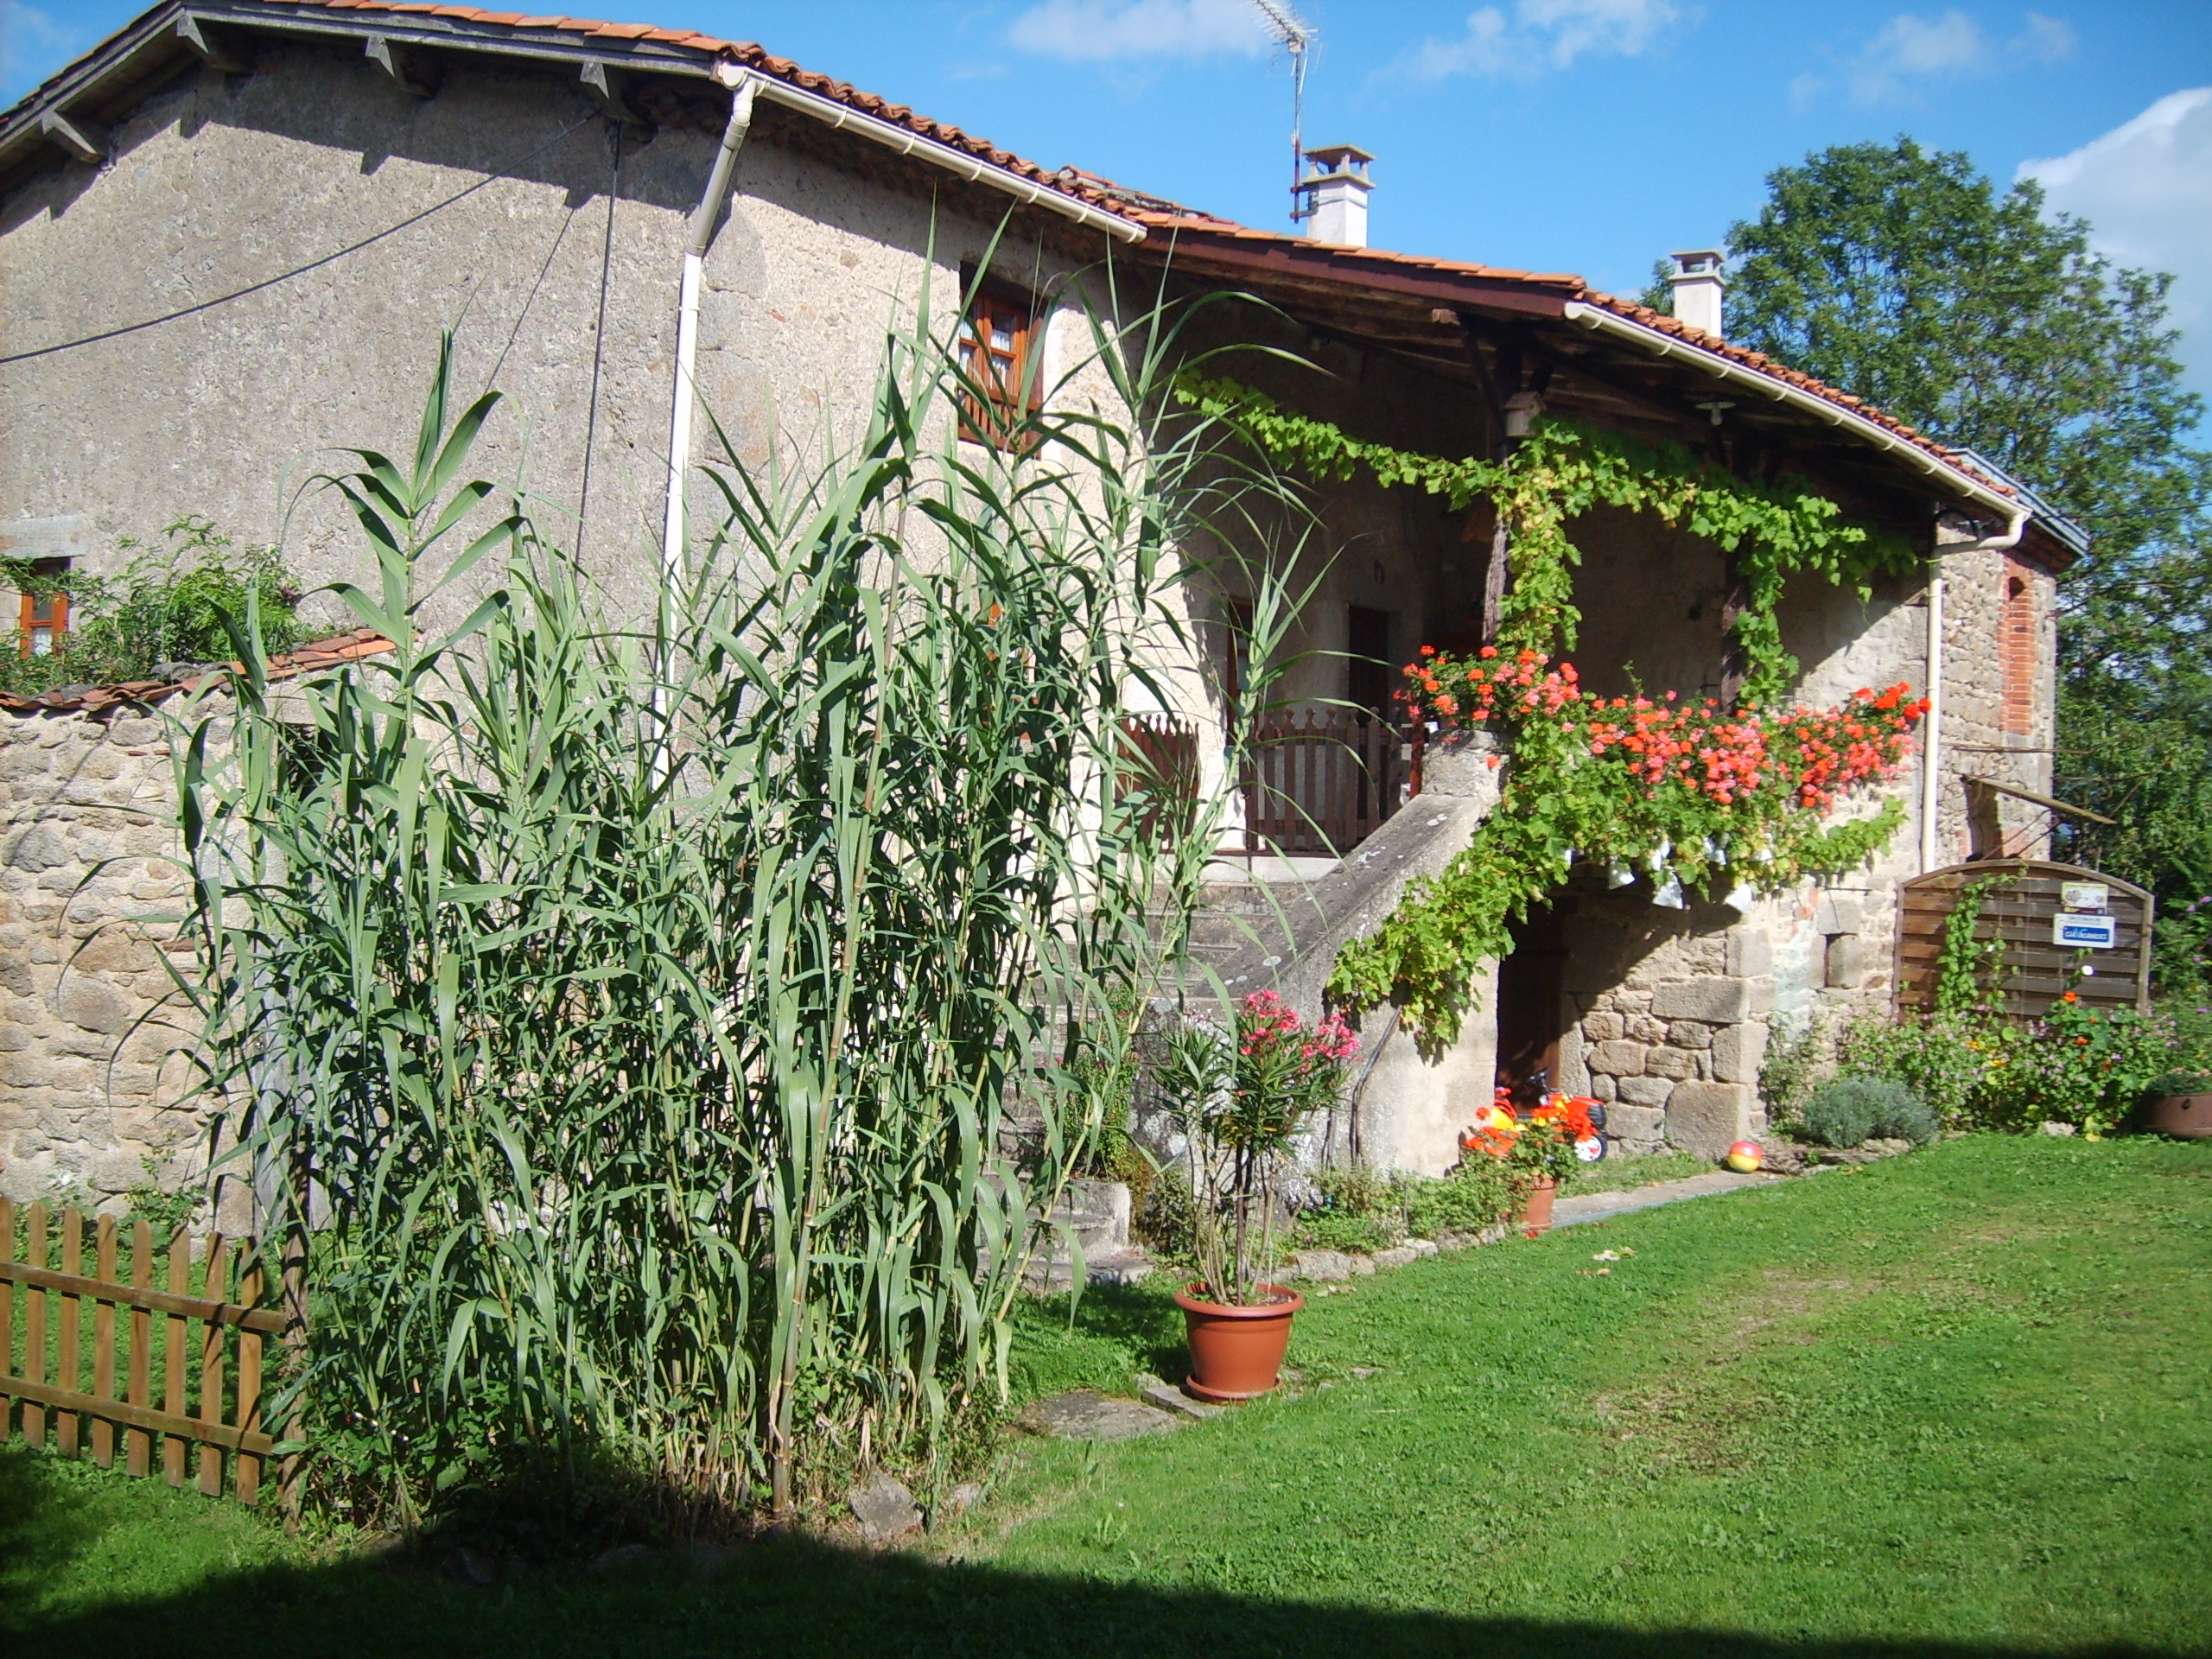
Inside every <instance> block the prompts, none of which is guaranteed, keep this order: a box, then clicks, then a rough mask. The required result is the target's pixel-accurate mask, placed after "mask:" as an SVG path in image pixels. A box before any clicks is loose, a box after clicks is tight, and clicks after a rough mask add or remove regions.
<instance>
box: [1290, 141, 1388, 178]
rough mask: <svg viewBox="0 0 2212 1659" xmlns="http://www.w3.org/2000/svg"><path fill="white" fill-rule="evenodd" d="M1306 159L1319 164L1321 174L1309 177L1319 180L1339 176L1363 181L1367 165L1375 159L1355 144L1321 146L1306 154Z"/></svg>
mask: <svg viewBox="0 0 2212 1659" xmlns="http://www.w3.org/2000/svg"><path fill="white" fill-rule="evenodd" d="M1374 159H1375V157H1374V156H1372V155H1370V154H1369V153H1368V152H1367V151H1366V150H1363V149H1361V148H1360V147H1359V146H1358V145H1357V144H1323V145H1321V146H1319V148H1318V149H1309V150H1307V151H1306V160H1307V161H1309V162H1318V163H1319V165H1320V168H1321V172H1320V173H1319V174H1313V175H1308V176H1309V177H1313V178H1319V177H1325V176H1327V175H1332V174H1341V175H1344V176H1345V177H1347V178H1356V179H1364V178H1366V176H1367V164H1368V163H1369V162H1371V161H1373V160H1374Z"/></svg>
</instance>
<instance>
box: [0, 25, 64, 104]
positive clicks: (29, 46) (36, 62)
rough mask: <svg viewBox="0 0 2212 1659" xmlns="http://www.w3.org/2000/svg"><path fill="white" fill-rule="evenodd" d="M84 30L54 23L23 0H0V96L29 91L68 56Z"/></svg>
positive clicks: (9, 96)
mask: <svg viewBox="0 0 2212 1659" xmlns="http://www.w3.org/2000/svg"><path fill="white" fill-rule="evenodd" d="M84 38H85V32H84V31H83V30H82V29H75V28H67V27H65V26H63V25H62V24H60V23H57V22H54V19H53V18H52V17H50V16H48V15H47V14H46V13H45V12H42V11H41V10H39V9H38V8H37V7H35V6H27V5H24V4H23V3H22V0H0V97H5V98H7V99H10V101H12V100H13V99H16V98H18V97H20V96H21V95H22V93H24V92H29V91H30V89H31V88H32V87H33V86H36V85H37V84H38V83H39V82H40V81H41V80H43V79H45V78H46V77H47V76H48V75H50V74H52V73H54V71H55V70H57V69H59V68H60V67H61V66H62V65H63V64H65V63H67V61H68V60H69V58H70V56H71V54H73V52H75V50H76V49H77V48H78V46H79V44H80V43H81V42H82V41H83V40H84Z"/></svg>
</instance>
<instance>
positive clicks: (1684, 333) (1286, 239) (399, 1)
mask: <svg viewBox="0 0 2212 1659" xmlns="http://www.w3.org/2000/svg"><path fill="white" fill-rule="evenodd" d="M278 3H282V4H288V5H295V6H300V7H303V8H304V7H308V6H316V7H321V8H322V9H324V10H332V11H369V12H392V13H424V12H427V13H430V14H432V15H435V16H440V17H446V18H451V19H453V20H455V21H457V22H472V23H480V24H490V25H493V26H495V27H499V28H506V29H559V30H562V31H563V32H573V33H577V34H584V35H601V36H604V37H607V38H610V39H622V40H652V41H656V42H659V43H664V44H669V45H674V46H679V47H684V48H690V49H691V50H694V51H698V52H701V53H705V54H712V55H714V56H716V57H720V58H726V59H728V60H732V61H734V62H738V63H742V64H744V65H745V66H746V67H748V68H750V69H753V70H754V71H755V72H757V73H761V74H765V75H770V76H772V77H774V78H775V79H779V80H782V81H785V82H786V83H788V84H790V85H791V86H797V87H799V88H801V89H802V90H804V91H806V92H813V93H815V94H817V96H819V97H822V98H824V99H829V101H831V102H833V103H837V104H842V105H846V106H847V107H849V108H851V109H855V110H859V111H863V112H865V113H867V114H869V115H873V116H875V117H876V118H879V119H881V120H884V121H887V122H889V123H891V124H893V125H894V126H899V127H903V128H905V129H906V130H909V131H912V132H914V133H917V134H918V135H920V136H921V137H926V138H930V139H932V140H934V141H935V142H937V143H941V144H944V145H946V146H948V147H949V148H950V149H957V150H959V151H961V152H963V153H964V154H966V155H968V156H972V157H974V158H976V160H979V161H984V162H989V163H990V164H991V165H993V166H995V167H998V168H1003V169H1004V170H1006V171H1007V172H1009V173H1013V174H1014V175H1017V176H1018V177H1020V178H1023V179H1026V180H1028V181H1031V182H1033V183H1034V184H1037V185H1039V186H1041V187H1042V188H1046V189H1049V190H1052V191H1055V192H1057V193H1058V194H1062V195H1065V196H1069V197H1071V198H1073V199H1074V200H1078V201H1081V202H1084V204H1086V205H1087V206H1090V207H1095V208H1098V209H1101V210H1103V211H1104V212H1106V213H1113V214H1116V215H1117V216H1119V217H1121V218H1123V219H1129V220H1131V221H1133V222H1135V223H1136V224H1138V225H1141V226H1144V227H1145V228H1146V229H1147V231H1160V232H1167V233H1169V234H1170V235H1171V236H1172V235H1173V233H1174V232H1177V231H1179V230H1187V231H1192V232H1205V233H1206V234H1209V235H1212V236H1220V237H1228V238H1235V239H1236V240H1238V241H1251V242H1274V243H1291V244H1294V245H1299V246H1301V247H1306V248H1312V247H1314V246H1316V244H1315V243H1313V241H1311V240H1310V239H1308V238H1303V237H1292V236H1288V235H1286V234H1284V233H1283V232H1275V231H1260V230H1254V229H1252V228H1251V227H1249V226H1243V225H1239V224H1236V223H1235V222H1234V221H1233V220H1230V219H1217V218H1215V217H1213V216H1211V215H1210V214H1206V213H1198V212H1196V211H1194V210H1192V209H1191V208H1188V207H1182V206H1181V205H1179V204H1177V203H1169V202H1162V201H1160V200H1159V199H1157V198H1151V197H1145V196H1142V195H1141V193H1139V192H1135V191H1132V190H1128V189H1125V188H1122V187H1121V186H1118V185H1116V184H1114V183H1113V182H1112V181H1109V180H1105V179H1101V178H1099V177H1098V176H1097V175H1094V174H1090V173H1085V172H1084V171H1083V170H1082V169H1081V168H1072V167H1070V168H1060V169H1058V171H1052V172H1048V171H1047V170H1046V169H1045V168H1041V167H1039V166H1038V165H1037V164H1036V163H1035V162H1031V161H1027V160H1026V159H1024V158H1023V157H1021V156H1017V155H1014V153H1012V152H1011V151H1008V150H1005V149H1000V148H999V147H998V146H997V145H995V144H993V143H990V142H989V141H988V140H987V139H982V138H978V137H974V136H973V135H971V134H969V133H966V132H963V131H962V130H960V129H959V128H957V127H954V126H948V125H946V124H944V123H943V122H940V121H932V120H931V119H929V118H927V117H926V116H922V115H918V114H916V113H915V112H914V111H912V110H911V109H909V108H908V107H907V106H906V105H902V104H893V103H890V102H888V101H887V100H886V99H882V98H879V97H877V96H876V95H875V94H874V93H872V92H862V91H861V90H860V89H859V88H858V87H855V86H851V85H849V83H847V82H844V81H842V80H836V79H832V78H831V77H829V76H828V75H822V74H817V73H814V72H812V71H810V70H808V69H804V68H802V67H800V66H799V65H798V64H796V63H794V62H792V61H791V60H790V59H788V58H780V57H778V56H776V55H774V54H772V53H770V52H767V51H766V50H764V49H763V48H761V47H760V46H758V45H756V44H755V43H753V42H752V41H727V40H721V39H719V38H717V37H716V36H715V35H704V34H699V33H696V32H692V31H681V30H674V29H655V28H653V27H652V25H650V24H642V23H607V22H595V21H594V20H592V19H589V18H573V17H563V16H522V15H519V14H517V13H514V12H498V11H486V10H479V9H477V8H475V7H474V6H448V5H438V4H432V3H424V0H278ZM64 73H66V72H64ZM52 84H53V81H52V80H51V79H49V81H48V83H47V85H48V86H51V85H52ZM40 90H41V92H42V91H43V90H44V88H41V89H40ZM39 95H40V93H39V92H33V93H32V94H31V95H30V97H29V98H28V99H24V100H23V103H25V104H29V103H30V102H32V101H34V100H35V99H37V98H38V96H39ZM21 107H22V105H18V108H21ZM1324 246H1327V247H1328V249H1329V251H1330V252H1331V253H1332V254H1336V255H1338V256H1341V257H1343V258H1344V260H1346V261H1348V262H1350V263H1351V264H1360V263H1373V264H1391V265H1397V266H1411V267H1414V268H1416V269H1421V270H1433V271H1436V272H1439V273H1441V274H1446V275H1459V276H1470V277H1481V278H1484V279H1485V280H1489V281H1503V282H1523V283H1531V284H1537V285H1541V286H1544V287H1549V288H1567V289H1572V290H1573V297H1574V298H1576V299H1579V300H1580V301H1581V302H1584V303H1585V304H1588V305H1592V306H1596V307H1599V308H1603V309H1605V310H1608V311H1611V312H1613V313H1615V314H1616V315H1620V316H1624V317H1627V318H1629V319H1630V320H1632V321H1637V322H1639V323H1642V324H1643V325H1644V326H1645V327H1649V328H1656V329H1657V330H1659V331H1660V332H1662V333H1663V334H1669V335H1670V336H1672V337H1674V338H1675V339H1679V340H1684V341H1685V342H1687V343H1688V344H1690V345H1693V346H1697V347H1699V348H1700V350H1703V351H1707V352H1711V353H1713V354H1714V355H1715V356H1718V357H1721V358H1725V359H1728V360H1729V361H1731V362H1734V363H1738V364H1741V365H1744V366H1745V367H1747V368H1751V369H1754V370H1757V371H1758V372H1761V373H1763V374H1768V375H1771V376H1773V377H1774V378H1777V380H1780V381H1783V383H1785V384H1787V385H1791V386H1794V387H1796V388H1798V389H1799V390H1801V391H1805V392H1808V393H1809V394H1811V395H1812V396H1814V397H1821V398H1824V399H1826V400H1827V401H1828V402H1830V403H1833V404H1836V405H1838V406H1839V407H1840V408H1845V409H1848V410H1852V411H1853V412H1854V413H1856V414H1858V415H1859V416H1862V417H1863V418H1865V419H1866V420H1869V421H1872V422H1873V423H1876V424H1878V425H1879V426H1881V427H1884V428H1885V429H1888V430H1890V431H1891V432H1894V433H1896V434H1897V435H1898V436H1900V437H1902V438H1904V439H1905V440H1907V441H1908V442H1911V443H1913V444H1914V445H1916V446H1917V447H1918V448H1922V449H1923V450H1925V451H1927V452H1928V453H1929V454H1932V455H1935V456H1936V457H1937V458H1938V459H1940V460H1942V461H1943V462H1944V463H1945V464H1946V465H1948V466H1951V467H1959V468H1961V469H1962V470H1965V471H1967V472H1969V473H1971V474H1972V475H1973V476H1974V477H1976V478H1980V477H1981V474H1980V472H1979V471H1977V470H1976V469H1974V468H1972V467H1967V464H1966V463H1965V462H1964V461H1962V460H1961V457H1960V456H1959V454H1958V453H1957V452H1956V451H1955V450H1953V449H1950V448H1947V447H1945V446H1944V445H1942V444H1940V443H1937V442H1936V441H1935V440H1933V439H1931V438H1929V437H1928V436H1927V435H1924V434H1923V433H1921V432H1919V431H1917V430H1916V429H1913V428H1912V427H1910V426H1908V425H1907V424H1905V423H1904V422H1903V421H1899V420H1897V419H1895V418H1894V417H1892V416H1888V415H1885V414H1884V413H1882V411H1881V410H1878V409H1876V408H1874V407H1873V406H1872V404H1866V403H1864V402H1862V401H1861V400H1860V399H1859V398H1857V397H1853V396H1851V395H1850V394H1849V393H1847V392H1845V391H1840V390H1838V389H1837V388H1835V387H1834V386H1830V385H1826V384H1824V383H1823V382H1821V381H1819V380H1816V379H1815V378H1813V377H1812V376H1811V375H1808V374H1804V373H1801V372H1798V371H1797V370H1795V369H1791V368H1789V367H1787V366H1785V365H1782V364H1779V363H1777V362H1774V361H1773V360H1772V359H1770V358H1768V357H1767V356H1766V355H1764V353H1758V352H1752V351H1747V350H1745V348H1744V347H1742V346H1734V345H1731V344H1730V343H1729V342H1727V341H1726V340H1719V339H1717V338H1715V337H1714V336H1712V335H1709V334H1704V333H1702V332H1700V331H1699V330H1697V329H1694V328H1687V327H1683V326H1682V324H1681V323H1680V322H1678V321H1675V319H1674V318H1672V317H1669V316H1667V315H1663V314H1662V313H1660V312H1656V311H1654V310H1652V309H1650V308H1649V307H1647V306H1643V305H1641V304H1638V303H1637V302H1635V301H1633V300H1624V299H1621V298H1619V297H1618V296H1614V295H1611V294H1604V293H1600V292H1599V291H1598V290H1597V289H1592V288H1590V287H1589V286H1588V285H1587V284H1586V283H1584V282H1583V280H1582V279H1581V278H1580V277H1577V276H1574V275H1573V274H1571V273H1567V272H1563V271H1552V272H1543V271H1525V270H1512V269H1509V268H1504V267H1500V266H1496V265H1484V264H1471V263H1468V262H1465V261H1461V260H1451V259H1432V258H1425V257H1421V256H1419V255H1415V254H1403V253H1393V252H1390V251H1387V250H1385V249H1381V248H1351V247H1340V246H1336V245H1324ZM1333 274H1337V275H1339V276H1341V275H1342V273H1341V272H1338V273H1333ZM1983 481H1985V482H1986V483H1988V484H1989V485H1990V486H1992V487H1993V488H1995V489H1998V490H2000V491H2002V492H2004V493H2006V494H2010V493H2011V491H2010V490H2009V489H2006V488H2005V486H2004V485H2003V484H2002V483H2001V482H1999V480H1983Z"/></svg>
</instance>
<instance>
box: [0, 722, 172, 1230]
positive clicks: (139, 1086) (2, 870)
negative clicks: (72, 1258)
mask: <svg viewBox="0 0 2212 1659" xmlns="http://www.w3.org/2000/svg"><path fill="white" fill-rule="evenodd" d="M167 730H168V728H167V725H166V723H165V722H164V721H162V719H161V718H160V717H159V716H158V715H150V714H149V713H147V712H145V711H143V710H125V711H124V712H122V713H119V714H118V715H116V716H115V717H114V718H113V719H111V720H109V721H99V720H93V719H88V718H86V717H85V716H83V715H78V714H73V713H72V714H54V715H30V716H28V717H26V716H22V715H10V714H7V713H4V712H0V1194H4V1195H5V1196H7V1197H9V1198H16V1199H29V1198H41V1197H45V1196H48V1195H50V1194H54V1193H57V1192H60V1193H65V1194H67V1195H68V1196H70V1197H71V1198H73V1199H75V1200H76V1201H79V1202H83V1203H87V1204H90V1205H93V1206H95V1207H97V1208H98V1209H99V1210H100V1211H102V1212H104V1213H108V1214H117V1213H120V1212H121V1211H122V1210H123V1209H124V1207H125V1198H124V1194H125V1193H126V1192H128V1191H129V1190H130V1188H131V1187H133V1186H137V1185H144V1184H146V1183H147V1181H148V1178H149V1171H148V1160H152V1163H153V1166H154V1167H155V1169H156V1172H158V1179H160V1180H161V1181H162V1183H163V1184H165V1185H175V1184H177V1183H178V1182H179V1181H181V1180H182V1179H185V1178H186V1177H188V1175H189V1174H190V1173H192V1172H194V1170H196V1169H198V1168H200V1167H203V1166H204V1163H205V1156H206V1151H205V1147H204V1145H203V1144H202V1137H203V1131H204V1130H205V1128H206V1124H205V1122H204V1121H203V1120H202V1119H201V1118H200V1117H199V1116H195V1115H194V1114H193V1113H191V1112H188V1111H185V1110H181V1109H177V1107H176V1104H175V1103H176V1101H177V1100H178V1098H179V1096H180V1095H181V1089H182V1084H184V1082H185V1072H184V1068H183V1067H182V1066H181V1064H180V1063H179V1062H177V1061H175V1060H174V1059H169V1060H167V1061H165V1060H164V1056H165V1055H167V1054H168V1052H169V1050H170V1049H171V1048H172V1046H174V1045H175V1042H176V1040H177V1039H178V1037H179V1034H180V1033H179V1032H178V1031H177V1030H176V1029H175V1027H172V1026H170V1025H168V1024H165V1023H163V1022H162V1012H161V1011H162V1008H163V1005H164V1003H165V1002H167V1001H168V999H169V995H170V993H171V991H172V989H173V982H172V981H171V979H170V976H169V974H168V969H167V968H166V967H165V966H164V965H163V962H162V947H161V945H160V944H159V943H158V940H159V939H160V938H161V937H162V930H161V929H160V928H159V927H158V926H153V927H149V926H148V925H145V924H143V922H142V921H141V920H140V918H146V917H149V916H152V915H155V914H157V913H160V912H174V911H175V908H176V906H177V905H178V904H179V902H180V900H181V898H182V896H183V893H184V892H185V884H184V882H183V881H182V880H181V877H180V874H179V872H178V869H177V868H176V865H175V862H174V858H175V853H176V849H177V838H176V833H175V829H174V828H173V824H174V821H175V813H174V810H173V803H174V801H175V792H174V789H173V785H172V778H171V772H170V761H169V753H168V745H167V742H166V741H165V740H166V736H167Z"/></svg>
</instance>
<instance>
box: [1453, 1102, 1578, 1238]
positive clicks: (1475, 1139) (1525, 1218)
mask: <svg viewBox="0 0 2212 1659" xmlns="http://www.w3.org/2000/svg"><path fill="white" fill-rule="evenodd" d="M1597 1105H1598V1103H1597V1102H1596V1101H1594V1100H1592V1099H1591V1098H1589V1097H1588V1096H1586V1095H1567V1094H1560V1093H1556V1092H1554V1093H1553V1094H1548V1095H1546V1096H1544V1098H1543V1099H1542V1101H1541V1103H1538V1104H1537V1105H1536V1106H1535V1107H1534V1108H1532V1109H1530V1110H1529V1114H1528V1116H1525V1117H1523V1116H1521V1115H1520V1114H1519V1113H1517V1112H1516V1111H1515V1110H1514V1109H1513V1099H1512V1091H1511V1090H1507V1089H1500V1090H1498V1091H1497V1095H1496V1096H1494V1097H1493V1098H1492V1100H1491V1103H1490V1104H1489V1105H1487V1106H1484V1107H1482V1108H1480V1109H1478V1110H1477V1111H1476V1113H1475V1121H1474V1125H1473V1127H1472V1128H1470V1129H1468V1131H1467V1132H1466V1133H1465V1135H1461V1136H1460V1137H1459V1145H1460V1147H1461V1149H1462V1150H1464V1151H1466V1152H1471V1153H1478V1154H1483V1155H1484V1156H1487V1157H1491V1158H1495V1159H1497V1160H1498V1162H1500V1163H1502V1164H1503V1165H1505V1166H1507V1167H1508V1168H1509V1169H1510V1170H1512V1171H1513V1173H1514V1176H1515V1182H1516V1185H1517V1186H1519V1187H1520V1189H1521V1191H1522V1194H1523V1197H1522V1210H1521V1230H1522V1232H1524V1233H1526V1234H1527V1235H1528V1236H1529V1237H1530V1238H1535V1236H1537V1235H1539V1234H1541V1233H1544V1232H1548V1231H1549V1230H1550V1228H1551V1224H1552V1200H1553V1199H1554V1198H1555V1197H1557V1196H1558V1193H1559V1184H1560V1181H1561V1180H1562V1179H1565V1178H1566V1177H1567V1176H1568V1175H1569V1174H1572V1173H1573V1171H1574V1168H1575V1166H1576V1165H1578V1164H1580V1163H1584V1162H1586V1161H1587V1154H1586V1147H1588V1146H1589V1145H1590V1144H1591V1143H1592V1142H1598V1141H1599V1135H1598V1130H1597V1126H1596V1123H1595V1122H1594V1121H1593V1120H1592V1109H1594V1108H1595V1107H1596V1106H1597ZM1600 1144H1602V1143H1600Z"/></svg>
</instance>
